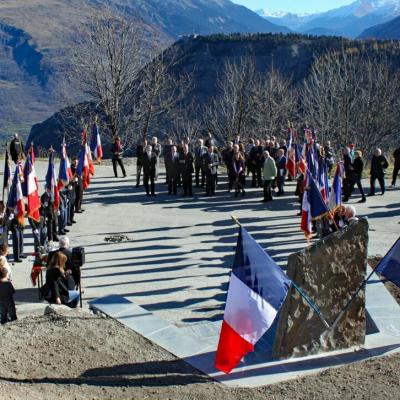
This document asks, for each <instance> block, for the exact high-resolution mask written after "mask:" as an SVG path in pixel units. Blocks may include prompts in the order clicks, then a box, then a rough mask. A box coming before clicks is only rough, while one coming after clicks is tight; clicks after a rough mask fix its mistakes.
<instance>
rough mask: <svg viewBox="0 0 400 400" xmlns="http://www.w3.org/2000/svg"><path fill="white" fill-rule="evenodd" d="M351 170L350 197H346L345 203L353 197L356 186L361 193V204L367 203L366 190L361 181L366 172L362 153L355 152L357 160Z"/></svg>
mask: <svg viewBox="0 0 400 400" xmlns="http://www.w3.org/2000/svg"><path fill="white" fill-rule="evenodd" d="M350 168H351V181H350V189H349V193H348V196H346V197H345V198H344V199H343V201H348V200H349V198H350V197H351V194H352V193H353V190H354V186H355V185H357V187H358V190H359V191H360V193H361V200H360V201H359V203H365V202H366V201H367V199H366V197H365V193H364V189H363V187H362V183H361V179H362V174H363V170H364V161H363V159H362V153H361V151H356V152H355V159H354V161H353V164H352V165H351V166H350Z"/></svg>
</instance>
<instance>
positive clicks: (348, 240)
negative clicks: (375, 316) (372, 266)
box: [273, 219, 368, 358]
mask: <svg viewBox="0 0 400 400" xmlns="http://www.w3.org/2000/svg"><path fill="white" fill-rule="evenodd" d="M367 262H368V220H367V219H360V220H358V221H356V220H355V221H352V222H351V223H350V225H349V226H348V227H347V228H345V229H343V230H341V231H339V232H335V233H333V234H331V235H329V236H327V237H326V238H324V239H322V240H320V241H319V242H317V243H315V244H313V245H312V246H310V247H308V248H306V249H304V250H302V251H300V252H298V253H295V254H292V255H291V256H290V257H289V260H288V270H287V274H288V276H289V278H290V279H292V280H293V282H295V283H296V284H297V285H298V286H299V287H300V288H301V289H302V291H303V292H304V293H305V294H306V295H307V296H308V297H309V298H310V299H311V300H312V301H313V302H314V303H315V304H316V305H317V306H318V308H319V309H320V310H321V312H322V314H323V315H324V317H325V318H326V320H327V321H328V323H329V324H331V323H333V321H334V320H335V318H336V316H337V315H338V314H339V313H340V311H341V310H342V309H343V308H344V306H345V305H346V303H347V301H348V300H349V299H350V298H351V297H352V295H353V294H354V293H355V291H356V290H357V288H358V287H359V286H360V285H361V284H362V283H363V281H364V279H365V275H366V267H367ZM365 330H366V319H365V291H364V290H362V291H361V292H360V293H359V295H358V296H357V298H356V299H355V300H354V302H353V303H352V305H351V306H350V307H349V309H348V310H347V312H346V313H345V314H344V315H343V316H342V318H341V319H340V321H339V322H338V324H337V325H336V326H335V327H334V328H333V329H332V330H330V331H328V330H327V328H326V326H325V325H324V324H323V322H322V321H321V319H320V318H319V317H318V315H317V314H316V313H315V312H314V311H313V310H312V309H311V308H310V306H309V305H308V304H307V303H306V301H305V300H304V299H303V298H302V297H301V296H300V294H299V293H298V292H297V291H295V289H294V288H293V287H292V288H291V289H290V291H289V294H288V297H287V298H286V301H285V303H284V305H283V307H282V309H281V313H280V318H279V323H278V328H277V332H276V337H275V343H274V348H273V356H274V357H275V358H289V357H301V356H305V355H309V354H316V353H319V352H325V351H331V350H339V349H345V348H349V347H352V346H356V345H361V344H363V343H364V339H365Z"/></svg>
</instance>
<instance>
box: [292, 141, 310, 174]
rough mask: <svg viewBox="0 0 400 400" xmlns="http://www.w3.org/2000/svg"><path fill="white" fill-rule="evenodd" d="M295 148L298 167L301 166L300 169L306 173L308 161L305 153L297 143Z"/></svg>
mask: <svg viewBox="0 0 400 400" xmlns="http://www.w3.org/2000/svg"><path fill="white" fill-rule="evenodd" d="M294 150H295V154H296V164H297V167H298V168H299V171H300V172H301V173H302V174H303V175H305V173H306V169H307V163H306V160H305V159H304V157H303V154H302V152H301V150H300V148H299V146H298V144H297V143H295V144H294Z"/></svg>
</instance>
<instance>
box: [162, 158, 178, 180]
mask: <svg viewBox="0 0 400 400" xmlns="http://www.w3.org/2000/svg"><path fill="white" fill-rule="evenodd" d="M179 158H180V156H179V154H178V153H176V154H175V156H174V157H173V158H172V154H171V157H170V158H166V159H165V168H166V169H167V172H168V175H169V176H170V177H172V178H177V177H178V175H179Z"/></svg>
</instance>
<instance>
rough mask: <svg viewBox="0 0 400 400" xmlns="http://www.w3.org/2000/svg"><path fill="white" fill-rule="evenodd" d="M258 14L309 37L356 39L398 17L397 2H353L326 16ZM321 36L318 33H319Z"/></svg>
mask: <svg viewBox="0 0 400 400" xmlns="http://www.w3.org/2000/svg"><path fill="white" fill-rule="evenodd" d="M258 14H259V15H261V16H263V17H264V18H266V19H267V20H269V21H270V22H273V23H275V24H279V25H285V26H287V27H289V28H290V29H292V30H294V31H297V32H302V33H310V34H326V32H332V33H335V32H336V33H337V34H338V35H342V36H345V37H357V36H359V35H360V34H361V32H363V31H364V30H365V29H368V28H370V27H372V26H374V25H378V24H382V23H385V22H387V21H390V20H391V19H393V18H394V17H396V16H399V15H400V0H356V1H354V2H353V3H351V4H349V5H347V6H343V7H339V8H336V9H333V10H330V11H327V12H322V13H315V14H311V15H310V14H308V15H298V14H291V13H286V14H285V13H284V14H283V15H282V14H281V15H275V16H272V15H268V14H269V13H268V12H260V11H258ZM318 32H320V33H318Z"/></svg>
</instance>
